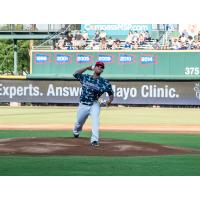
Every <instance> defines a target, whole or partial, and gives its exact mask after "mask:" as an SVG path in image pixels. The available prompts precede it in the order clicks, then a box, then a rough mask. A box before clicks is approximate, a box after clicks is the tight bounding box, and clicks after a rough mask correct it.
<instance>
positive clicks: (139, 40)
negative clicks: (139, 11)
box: [138, 33, 144, 45]
mask: <svg viewBox="0 0 200 200" xmlns="http://www.w3.org/2000/svg"><path fill="white" fill-rule="evenodd" d="M138 43H139V45H144V36H143V34H142V33H140V35H139V38H138Z"/></svg>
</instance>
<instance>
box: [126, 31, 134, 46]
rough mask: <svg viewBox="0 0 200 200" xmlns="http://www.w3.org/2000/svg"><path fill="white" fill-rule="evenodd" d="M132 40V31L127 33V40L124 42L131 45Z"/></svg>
mask: <svg viewBox="0 0 200 200" xmlns="http://www.w3.org/2000/svg"><path fill="white" fill-rule="evenodd" d="M132 40H133V31H129V33H128V35H127V38H126V40H125V41H126V42H127V43H129V44H131V42H132Z"/></svg>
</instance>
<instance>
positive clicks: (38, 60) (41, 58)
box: [34, 53, 51, 64]
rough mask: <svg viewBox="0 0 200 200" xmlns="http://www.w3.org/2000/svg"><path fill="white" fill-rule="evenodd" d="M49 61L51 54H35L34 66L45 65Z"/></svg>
mask: <svg viewBox="0 0 200 200" xmlns="http://www.w3.org/2000/svg"><path fill="white" fill-rule="evenodd" d="M50 61H51V54H48V53H35V54H34V63H35V64H46V63H49V62H50Z"/></svg>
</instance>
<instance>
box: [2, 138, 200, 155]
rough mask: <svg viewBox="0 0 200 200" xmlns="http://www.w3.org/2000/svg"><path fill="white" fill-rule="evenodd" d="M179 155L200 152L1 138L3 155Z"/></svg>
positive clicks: (122, 142)
mask: <svg viewBox="0 0 200 200" xmlns="http://www.w3.org/2000/svg"><path fill="white" fill-rule="evenodd" d="M176 154H200V150H199V151H198V150H191V149H187V148H179V147H172V146H165V145H159V144H154V143H146V142H135V141H126V140H113V139H101V143H100V146H99V147H92V146H90V143H89V138H78V139H75V138H9V139H0V155H79V156H81V155H82V156H83V155H84V156H151V155H176Z"/></svg>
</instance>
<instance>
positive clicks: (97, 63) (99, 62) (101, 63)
mask: <svg viewBox="0 0 200 200" xmlns="http://www.w3.org/2000/svg"><path fill="white" fill-rule="evenodd" d="M97 65H100V66H102V67H103V68H104V67H105V66H104V63H103V62H101V61H98V62H96V64H95V66H97Z"/></svg>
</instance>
